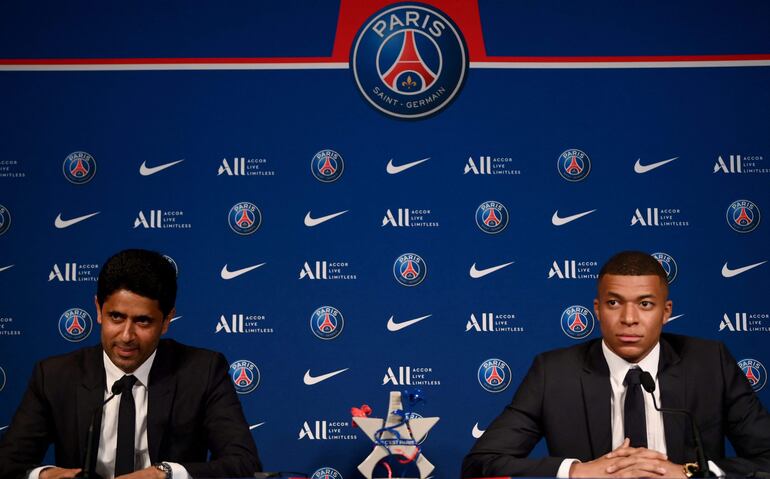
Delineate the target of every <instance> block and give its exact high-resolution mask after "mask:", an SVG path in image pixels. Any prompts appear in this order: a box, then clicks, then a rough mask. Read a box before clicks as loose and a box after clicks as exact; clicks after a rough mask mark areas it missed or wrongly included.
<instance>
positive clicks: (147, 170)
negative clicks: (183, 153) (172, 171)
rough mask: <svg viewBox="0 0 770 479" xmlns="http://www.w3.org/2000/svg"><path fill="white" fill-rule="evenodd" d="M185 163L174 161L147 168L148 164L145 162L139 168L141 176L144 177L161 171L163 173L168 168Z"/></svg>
mask: <svg viewBox="0 0 770 479" xmlns="http://www.w3.org/2000/svg"><path fill="white" fill-rule="evenodd" d="M183 161H184V160H176V161H172V162H171V163H165V164H163V165H158V166H147V162H146V161H143V162H142V164H141V165H140V166H139V174H140V175H142V176H150V175H154V174H155V173H158V172H159V171H163V170H165V169H166V168H171V167H172V166H174V165H176V164H178V163H181V162H183Z"/></svg>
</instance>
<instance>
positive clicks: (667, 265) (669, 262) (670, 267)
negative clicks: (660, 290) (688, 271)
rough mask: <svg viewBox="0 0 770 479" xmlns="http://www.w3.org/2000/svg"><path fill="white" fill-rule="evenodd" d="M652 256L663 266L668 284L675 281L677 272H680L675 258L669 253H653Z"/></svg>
mask: <svg viewBox="0 0 770 479" xmlns="http://www.w3.org/2000/svg"><path fill="white" fill-rule="evenodd" d="M652 257H653V258H655V259H656V260H658V263H660V265H661V266H663V270H664V271H665V272H666V279H667V280H668V284H671V283H673V282H674V280H675V279H676V274H677V273H678V272H679V267H678V266H677V265H676V261H674V258H673V257H672V256H671V255H670V254H668V253H652Z"/></svg>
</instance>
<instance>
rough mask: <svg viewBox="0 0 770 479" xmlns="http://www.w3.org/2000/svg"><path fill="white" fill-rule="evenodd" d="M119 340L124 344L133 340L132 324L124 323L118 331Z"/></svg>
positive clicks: (131, 322) (130, 322)
mask: <svg viewBox="0 0 770 479" xmlns="http://www.w3.org/2000/svg"><path fill="white" fill-rule="evenodd" d="M120 339H121V340H122V341H124V342H129V341H131V340H132V339H134V322H133V321H128V320H127V321H124V322H123V327H122V328H121V330H120Z"/></svg>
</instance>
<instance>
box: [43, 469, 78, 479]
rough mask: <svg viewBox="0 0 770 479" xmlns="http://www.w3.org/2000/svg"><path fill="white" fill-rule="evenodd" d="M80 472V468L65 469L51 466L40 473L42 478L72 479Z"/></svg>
mask: <svg viewBox="0 0 770 479" xmlns="http://www.w3.org/2000/svg"><path fill="white" fill-rule="evenodd" d="M78 472H80V469H64V468H62V467H49V468H47V469H43V470H42V471H40V474H38V476H37V477H38V478H40V479H71V478H73V477H75V475H76V474H77V473H78Z"/></svg>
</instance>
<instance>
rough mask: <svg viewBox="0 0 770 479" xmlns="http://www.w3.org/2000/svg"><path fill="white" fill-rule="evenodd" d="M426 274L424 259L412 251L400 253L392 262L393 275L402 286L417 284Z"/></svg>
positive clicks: (426, 267)
mask: <svg viewBox="0 0 770 479" xmlns="http://www.w3.org/2000/svg"><path fill="white" fill-rule="evenodd" d="M427 274H428V266H427V265H426V264H425V261H423V259H422V258H421V257H420V256H419V255H416V254H414V253H406V254H402V255H401V256H399V257H398V258H396V261H395V262H394V263H393V277H394V278H396V281H398V282H399V284H401V285H403V286H417V285H418V284H420V283H422V281H423V280H424V279H425V276H426V275H427Z"/></svg>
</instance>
